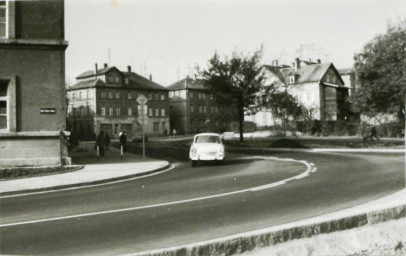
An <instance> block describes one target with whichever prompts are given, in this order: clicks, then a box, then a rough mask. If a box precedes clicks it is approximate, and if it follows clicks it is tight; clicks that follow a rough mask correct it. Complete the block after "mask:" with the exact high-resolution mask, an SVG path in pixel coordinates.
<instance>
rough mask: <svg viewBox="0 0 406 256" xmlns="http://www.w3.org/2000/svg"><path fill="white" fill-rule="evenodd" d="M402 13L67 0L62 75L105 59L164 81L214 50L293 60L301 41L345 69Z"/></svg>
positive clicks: (368, 5)
mask: <svg viewBox="0 0 406 256" xmlns="http://www.w3.org/2000/svg"><path fill="white" fill-rule="evenodd" d="M405 17H406V1H405V0H356V1H355V0H334V1H333V0H267V1H266V0H165V1H164V0H160V1H157V0H152V1H151V0H142V1H138V0H66V1H65V32H66V33H65V38H66V40H68V41H69V47H68V49H67V51H66V77H67V81H69V82H70V83H72V84H73V83H74V82H75V77H76V76H77V75H79V74H80V73H82V72H84V71H87V70H91V69H94V63H98V65H99V67H100V66H102V65H103V63H109V64H110V65H111V66H116V67H118V68H119V69H121V70H126V69H127V66H128V65H131V66H132V70H133V71H135V72H137V73H139V74H141V75H144V76H147V77H149V75H150V74H152V78H153V80H154V81H155V82H158V83H160V84H161V85H164V86H167V85H170V84H172V83H174V82H176V81H177V80H178V78H179V79H182V78H184V77H185V76H186V75H188V73H189V72H193V70H194V67H195V66H196V64H198V65H200V66H204V65H205V64H206V63H207V61H208V59H209V58H210V57H211V56H212V55H213V54H214V52H215V51H217V52H218V53H219V54H220V55H231V53H232V52H234V51H237V52H244V53H249V52H253V51H255V50H257V49H259V48H260V46H261V45H263V46H264V57H263V63H265V64H266V63H268V64H270V63H271V61H272V60H273V59H279V63H284V64H291V63H292V62H293V60H294V58H295V57H297V56H299V55H300V51H298V50H299V48H300V47H301V45H302V49H303V50H302V52H301V56H302V58H305V59H309V58H311V59H313V60H315V59H318V58H320V59H321V60H322V62H327V61H328V62H333V63H334V65H335V66H336V68H347V67H351V66H352V64H353V56H354V53H356V52H359V51H360V50H361V49H362V47H363V45H364V44H365V43H367V42H368V41H369V40H371V39H372V38H373V37H374V36H375V35H377V34H379V33H384V32H385V31H386V27H387V24H388V22H389V21H395V22H396V21H398V20H399V19H400V18H405Z"/></svg>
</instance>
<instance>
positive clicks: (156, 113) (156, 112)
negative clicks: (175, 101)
mask: <svg viewBox="0 0 406 256" xmlns="http://www.w3.org/2000/svg"><path fill="white" fill-rule="evenodd" d="M155 116H159V108H156V109H155Z"/></svg>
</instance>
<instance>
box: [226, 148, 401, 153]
mask: <svg viewBox="0 0 406 256" xmlns="http://www.w3.org/2000/svg"><path fill="white" fill-rule="evenodd" d="M227 149H231V150H233V149H239V150H241V149H242V150H247V149H249V150H259V151H269V152H308V153H322V152H331V153H334V152H336V153H340V152H342V153H345V152H350V153H405V150H406V149H404V148H400V149H397V148H396V149H383V148H382V149H381V148H375V149H366V148H250V147H231V146H229V147H227Z"/></svg>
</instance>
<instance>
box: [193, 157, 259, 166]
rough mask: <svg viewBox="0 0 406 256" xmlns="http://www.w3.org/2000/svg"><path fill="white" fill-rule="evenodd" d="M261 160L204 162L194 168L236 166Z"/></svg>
mask: <svg viewBox="0 0 406 256" xmlns="http://www.w3.org/2000/svg"><path fill="white" fill-rule="evenodd" d="M263 160H264V159H262V158H251V159H226V160H225V161H224V162H220V163H219V162H216V161H205V162H199V163H198V164H197V165H196V167H199V166H227V165H237V164H250V163H253V162H254V161H263Z"/></svg>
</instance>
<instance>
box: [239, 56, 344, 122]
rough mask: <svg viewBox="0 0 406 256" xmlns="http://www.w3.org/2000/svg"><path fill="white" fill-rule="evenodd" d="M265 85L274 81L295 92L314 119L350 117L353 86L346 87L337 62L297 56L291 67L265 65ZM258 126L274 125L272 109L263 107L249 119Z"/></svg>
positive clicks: (279, 85) (291, 92) (247, 117)
mask: <svg viewBox="0 0 406 256" xmlns="http://www.w3.org/2000/svg"><path fill="white" fill-rule="evenodd" d="M262 70H263V71H264V72H265V77H266V80H265V83H264V86H267V85H270V84H273V85H276V86H277V87H279V90H286V91H287V92H288V93H289V94H291V95H292V96H293V97H294V98H295V99H296V101H297V102H298V103H300V104H301V105H302V106H303V107H304V109H306V110H307V111H309V115H310V116H311V117H312V118H313V119H314V120H320V121H335V120H346V119H347V117H348V114H349V106H348V103H346V98H347V97H348V94H349V93H348V91H349V87H346V86H345V84H344V81H343V79H342V78H341V76H340V74H339V72H338V70H337V69H336V68H335V66H334V64H333V63H321V61H320V60H318V62H311V61H303V60H300V59H298V58H297V59H296V60H295V62H294V63H293V64H292V67H290V66H277V65H264V66H263V67H262ZM245 119H246V120H247V121H253V122H255V123H257V126H270V125H274V123H273V119H272V114H271V113H270V110H268V109H260V110H259V111H257V112H256V113H251V115H247V116H246V118H245Z"/></svg>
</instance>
